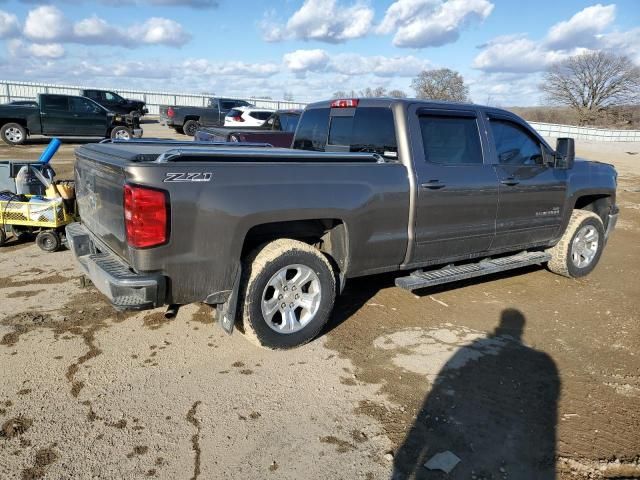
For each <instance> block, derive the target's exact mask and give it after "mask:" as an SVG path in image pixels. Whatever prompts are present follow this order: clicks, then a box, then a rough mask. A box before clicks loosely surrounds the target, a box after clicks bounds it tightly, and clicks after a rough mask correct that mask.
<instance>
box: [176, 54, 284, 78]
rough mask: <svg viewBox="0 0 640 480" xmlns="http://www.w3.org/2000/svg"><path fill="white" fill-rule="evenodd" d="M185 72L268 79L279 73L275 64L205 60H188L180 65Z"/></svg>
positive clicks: (278, 67)
mask: <svg viewBox="0 0 640 480" xmlns="http://www.w3.org/2000/svg"><path fill="white" fill-rule="evenodd" d="M182 68H183V69H184V70H185V71H188V72H192V73H193V74H195V75H215V76H244V75H246V76H250V77H251V78H255V77H270V76H271V75H274V74H276V73H278V72H279V71H280V66H279V65H278V64H276V63H246V62H240V61H228V62H212V61H210V60H206V59H203V58H201V59H189V60H185V61H184V62H183V63H182Z"/></svg>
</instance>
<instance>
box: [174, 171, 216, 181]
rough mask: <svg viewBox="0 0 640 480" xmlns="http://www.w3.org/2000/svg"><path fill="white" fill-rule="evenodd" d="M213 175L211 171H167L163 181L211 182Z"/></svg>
mask: <svg viewBox="0 0 640 480" xmlns="http://www.w3.org/2000/svg"><path fill="white" fill-rule="evenodd" d="M211 177H213V173H209V172H194V173H188V172H185V173H166V174H165V176H164V180H163V182H164V183H169V182H210V181H211Z"/></svg>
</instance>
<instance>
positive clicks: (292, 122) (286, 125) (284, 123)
mask: <svg viewBox="0 0 640 480" xmlns="http://www.w3.org/2000/svg"><path fill="white" fill-rule="evenodd" d="M299 120H300V115H297V114H290V113H283V114H281V115H280V120H279V123H280V125H279V126H277V127H276V128H279V129H280V130H282V131H283V132H295V131H296V127H297V126H298V121H299Z"/></svg>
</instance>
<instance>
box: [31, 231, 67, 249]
mask: <svg viewBox="0 0 640 480" xmlns="http://www.w3.org/2000/svg"><path fill="white" fill-rule="evenodd" d="M36 245H38V247H40V249H41V250H44V251H45V252H56V251H58V250H60V247H61V246H62V241H61V240H60V235H58V233H57V232H54V231H53V230H47V231H46V232H40V233H39V234H38V236H37V237H36Z"/></svg>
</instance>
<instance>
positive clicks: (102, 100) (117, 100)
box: [80, 89, 149, 116]
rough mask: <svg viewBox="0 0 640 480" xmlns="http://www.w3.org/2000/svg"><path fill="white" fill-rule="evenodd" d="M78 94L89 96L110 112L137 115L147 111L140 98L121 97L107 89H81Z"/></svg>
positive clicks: (144, 113)
mask: <svg viewBox="0 0 640 480" xmlns="http://www.w3.org/2000/svg"><path fill="white" fill-rule="evenodd" d="M80 95H82V96H83V97H87V98H90V99H91V100H93V101H94V102H96V103H98V104H100V105H102V106H103V107H104V108H106V109H107V110H111V111H112V112H116V113H124V114H130V115H139V116H142V115H146V114H147V113H149V110H148V109H147V106H146V104H145V103H144V102H143V101H142V100H134V99H131V98H123V97H121V96H120V95H118V94H117V93H115V92H112V91H109V90H95V89H91V90H82V91H81V92H80Z"/></svg>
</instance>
